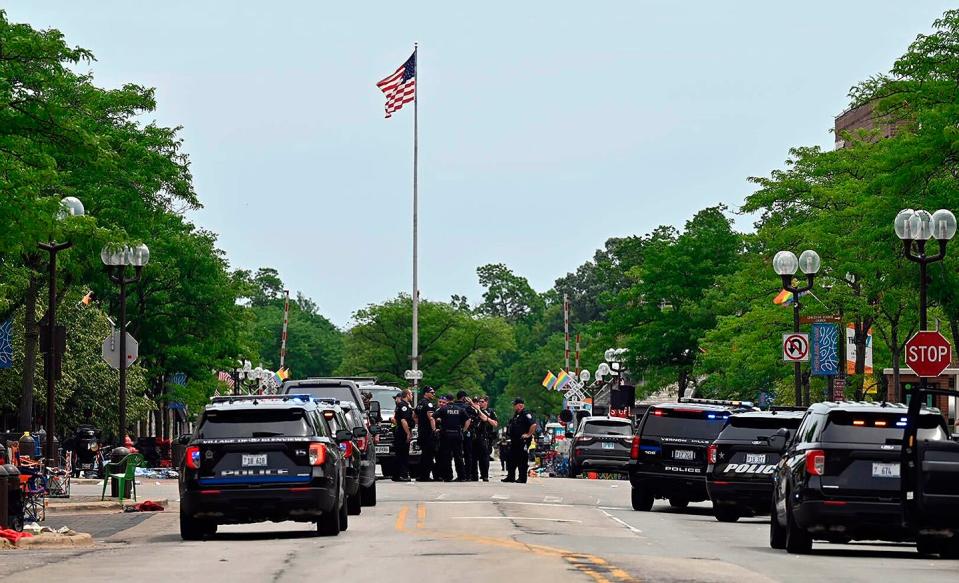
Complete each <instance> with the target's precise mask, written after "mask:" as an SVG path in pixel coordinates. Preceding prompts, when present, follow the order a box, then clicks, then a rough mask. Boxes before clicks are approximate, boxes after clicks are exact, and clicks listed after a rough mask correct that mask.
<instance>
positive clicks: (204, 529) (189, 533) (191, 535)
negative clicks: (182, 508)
mask: <svg viewBox="0 0 959 583" xmlns="http://www.w3.org/2000/svg"><path fill="white" fill-rule="evenodd" d="M215 533H216V523H210V522H207V521H205V520H197V519H196V518H192V517H190V516H187V515H186V514H184V513H182V512H181V513H180V538H182V539H183V540H203V538H204V537H207V536H210V535H211V534H215Z"/></svg>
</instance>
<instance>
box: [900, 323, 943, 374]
mask: <svg viewBox="0 0 959 583" xmlns="http://www.w3.org/2000/svg"><path fill="white" fill-rule="evenodd" d="M950 362H952V345H951V344H949V341H948V340H946V337H945V336H943V335H942V334H940V333H939V332H936V331H932V330H925V331H923V332H917V333H916V334H915V336H913V337H912V338H910V339H909V341H908V342H906V366H908V367H909V368H911V369H912V371H913V372H914V373H916V374H917V375H919V376H920V377H937V376H939V375H941V374H942V371H944V370H946V368H947V367H948V366H949V363H950Z"/></svg>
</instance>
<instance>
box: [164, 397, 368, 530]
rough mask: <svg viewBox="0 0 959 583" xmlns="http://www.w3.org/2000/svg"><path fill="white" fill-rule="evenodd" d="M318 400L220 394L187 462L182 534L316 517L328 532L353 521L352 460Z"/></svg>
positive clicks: (342, 433) (346, 437) (344, 436)
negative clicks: (350, 500) (348, 487)
mask: <svg viewBox="0 0 959 583" xmlns="http://www.w3.org/2000/svg"><path fill="white" fill-rule="evenodd" d="M352 439H353V435H352V434H351V433H350V432H349V431H347V430H345V429H342V430H339V431H337V432H336V433H331V432H330V429H329V427H328V425H327V424H326V423H325V422H324V420H323V419H322V416H321V415H320V412H319V405H318V404H317V403H315V402H314V401H313V400H312V399H311V398H310V397H309V396H306V395H268V396H264V395H256V396H244V397H238V396H233V397H215V398H214V399H213V400H212V402H211V404H209V405H207V406H206V408H205V409H204V411H203V414H202V416H201V417H200V421H199V424H198V426H197V429H196V433H195V434H194V435H193V438H192V439H191V440H190V442H189V444H188V445H187V447H186V452H185V456H184V461H183V464H182V466H181V467H180V478H179V489H180V536H181V537H182V538H183V539H184V540H196V539H201V538H203V537H205V536H209V535H212V534H214V533H215V532H216V530H217V526H218V525H220V524H243V523H251V522H262V521H266V520H271V521H274V522H282V521H287V520H294V521H298V522H316V525H317V531H318V532H319V533H320V534H322V535H336V534H339V532H340V531H341V530H345V529H346V528H347V526H348V524H349V523H348V516H347V505H346V468H345V465H346V458H345V456H344V455H343V452H342V451H341V450H340V448H339V444H341V443H345V442H348V441H351V440H352Z"/></svg>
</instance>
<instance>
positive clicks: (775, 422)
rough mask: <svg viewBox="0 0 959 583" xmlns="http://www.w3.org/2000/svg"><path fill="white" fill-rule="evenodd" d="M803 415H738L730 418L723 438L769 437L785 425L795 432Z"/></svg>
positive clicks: (752, 438) (747, 438)
mask: <svg viewBox="0 0 959 583" xmlns="http://www.w3.org/2000/svg"><path fill="white" fill-rule="evenodd" d="M800 421H802V418H801V417H737V416H735V415H733V416H732V417H730V418H729V424H728V425H726V428H725V429H723V433H722V435H723V439H742V440H750V441H751V440H754V439H756V438H757V437H769V436H770V435H772V434H774V433H776V432H777V431H779V430H780V429H782V428H783V427H785V428H786V429H789V430H790V432H794V431H795V430H796V429H798V428H799V423H800Z"/></svg>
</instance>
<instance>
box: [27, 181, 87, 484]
mask: <svg viewBox="0 0 959 583" xmlns="http://www.w3.org/2000/svg"><path fill="white" fill-rule="evenodd" d="M83 213H84V209H83V203H81V202H80V200H79V199H77V198H75V197H72V196H68V197H66V198H64V199H63V200H62V201H60V214H59V215H58V218H61V219H62V218H65V217H69V216H73V217H77V216H83ZM72 246H73V243H71V242H69V241H67V242H66V243H57V242H56V241H50V242H49V243H39V244H38V245H37V247H39V248H40V249H41V250H43V251H46V252H47V253H48V254H49V255H50V262H49V282H48V284H49V288H50V290H49V291H50V299H49V302H48V305H47V340H46V342H47V344H46V353H45V354H46V366H45V367H44V368H45V370H44V373H45V374H46V377H47V435H46V438H47V440H46V441H47V443H46V456H45V457H46V458H47V460H48V463H49V464H51V465H53V464H56V463H57V459H56V457H57V455H56V454H57V452H56V451H55V450H54V449H53V448H54V439H55V436H56V430H57V420H56V415H57V412H56V396H57V373H59V371H60V367H61V365H62V358H63V352H62V350H61V348H62V347H61V346H60V342H59V341H58V338H57V253H59V252H60V251H63V250H65V249H69V248H70V247H72Z"/></svg>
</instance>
